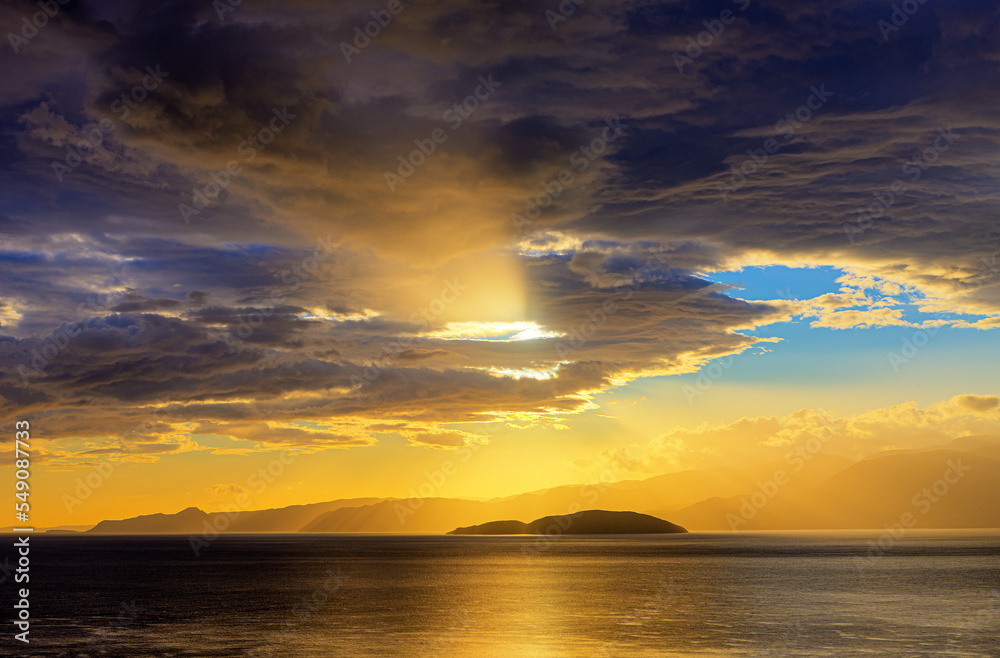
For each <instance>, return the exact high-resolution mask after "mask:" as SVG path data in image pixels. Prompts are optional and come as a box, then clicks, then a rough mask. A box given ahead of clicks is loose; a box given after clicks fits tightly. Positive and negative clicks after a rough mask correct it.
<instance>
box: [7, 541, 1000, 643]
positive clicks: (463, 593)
mask: <svg viewBox="0 0 1000 658" xmlns="http://www.w3.org/2000/svg"><path fill="white" fill-rule="evenodd" d="M877 537H878V533H871V534H860V533H851V534H848V533H842V534H830V533H827V534H800V535H795V536H793V535H782V534H757V535H741V536H737V535H722V534H691V535H684V536H668V537H664V538H641V539H635V538H632V537H629V538H626V537H599V538H576V539H565V538H562V539H559V540H557V541H553V542H551V543H546V542H545V541H544V540H542V539H538V538H514V537H431V536H410V537H385V536H378V537H373V536H346V537H345V536H319V537H317V536H311V537H303V536H288V535H280V536H279V535H270V536H255V537H250V536H231V537H222V538H219V539H217V540H216V541H215V542H214V543H212V544H211V545H210V546H209V547H207V548H204V549H202V553H201V555H200V556H199V557H195V555H194V553H193V552H192V551H191V549H190V547H189V544H188V540H187V538H186V537H165V538H164V537H157V538H150V537H146V538H110V539H109V538H99V537H85V538H71V537H45V536H38V535H36V536H35V537H33V538H32V546H33V549H32V554H31V558H32V563H31V593H32V601H31V609H32V612H33V616H34V617H35V620H36V623H35V624H33V625H32V633H31V637H32V644H31V651H30V652H25V651H21V650H20V647H18V649H19V650H18V651H17V652H16V653H17V654H18V655H35V656H59V655H63V656H70V655H76V656H84V655H89V656H98V655H108V656H135V657H138V656H244V655H250V656H266V655H273V656H470V657H475V656H490V657H491V658H497V657H500V656H716V655H740V656H782V655H787V656H806V655H808V656H849V655H850V656H858V655H872V656H937V655H951V656H1000V640H998V636H1000V633H998V630H1000V534H997V533H993V534H974V533H936V534H928V533H924V534H919V535H918V534H917V533H912V534H911V535H908V536H907V537H905V538H903V539H902V540H900V541H898V542H896V543H895V544H894V545H893V546H891V547H889V549H888V550H887V551H886V552H885V554H884V555H882V556H881V557H879V556H878V555H877V554H876V553H875V551H874V549H872V548H871V547H870V545H869V542H870V541H871V540H872V539H873V538H877ZM9 550H10V549H8V552H9ZM866 556H867V557H873V558H874V559H871V560H866V561H864V562H861V561H860V560H861V559H862V558H863V557H866ZM7 591H8V596H9V595H10V588H9V586H8V587H7ZM7 609H8V610H10V608H9V607H8V608H7ZM5 626H6V627H7V630H6V631H5V635H6V634H9V633H10V632H11V631H10V628H11V627H10V626H9V625H5ZM0 646H2V647H3V648H4V649H6V648H8V647H10V646H11V644H10V637H9V635H7V637H4V639H3V644H2V645H0ZM3 653H5V655H6V654H8V653H10V652H7V651H4V652H3Z"/></svg>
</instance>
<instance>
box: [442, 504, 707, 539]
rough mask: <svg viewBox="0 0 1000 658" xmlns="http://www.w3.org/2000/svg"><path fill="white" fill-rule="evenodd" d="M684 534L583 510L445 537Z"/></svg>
mask: <svg viewBox="0 0 1000 658" xmlns="http://www.w3.org/2000/svg"><path fill="white" fill-rule="evenodd" d="M682 532H687V529H686V528H682V527H681V526H679V525H676V524H674V523H670V522H669V521H664V520H663V519H658V518H656V517H655V516H650V515H648V514H639V513H638V512H607V511H605V510H586V511H582V512H576V513H575V514H563V515H561V516H543V517H542V518H540V519H536V520H534V521H532V522H531V523H523V522H521V521H490V522H489V523H481V524H479V525H472V526H468V527H465V528H456V529H454V530H452V531H451V532H448V533H447V534H449V535H560V534H562V535H639V534H642V535H648V534H664V533H682Z"/></svg>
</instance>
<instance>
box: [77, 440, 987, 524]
mask: <svg viewBox="0 0 1000 658" xmlns="http://www.w3.org/2000/svg"><path fill="white" fill-rule="evenodd" d="M956 468H957V470H958V471H959V473H958V474H956V473H955V472H954V471H955V470H956ZM949 469H951V471H949ZM779 473H780V474H781V475H782V476H781V477H778V474H779ZM945 478H947V479H950V480H953V482H951V483H948V482H945ZM935 486H937V493H935V489H934V487H935ZM945 486H947V491H945V490H944V489H945ZM924 488H929V492H930V496H929V497H928V496H927V495H925V494H924V493H923V490H924ZM998 500H1000V437H993V436H969V437H963V438H960V439H956V440H955V441H953V442H952V443H950V444H948V445H946V446H931V447H925V448H918V449H912V450H894V451H886V452H883V453H880V454H877V455H873V456H870V457H867V458H865V459H862V460H861V461H858V462H853V461H851V460H850V459H847V458H845V457H840V456H836V455H825V454H822V453H820V454H816V455H811V456H809V459H798V458H794V459H788V460H784V461H778V462H771V463H767V464H759V465H755V466H748V467H746V468H711V469H703V470H688V471H682V472H678V473H669V474H665V475H659V476H656V477H652V478H649V479H646V480H627V481H621V482H615V483H602V484H587V485H576V486H562V487H554V488H551V489H544V490H540V491H533V492H528V493H524V494H519V495H515V496H508V497H505V498H496V499H492V500H465V499H456V498H418V499H397V498H354V499H344V500H335V501H330V502H325V503H313V504H309V505H293V506H290V507H284V508H278V509H267V510H255V511H241V512H238V513H237V512H228V513H227V512H213V513H205V512H203V511H201V510H199V509H197V508H194V507H191V508H188V509H185V510H183V511H181V512H178V513H177V514H151V515H146V516H140V517H136V518H132V519H124V520H120V521H102V522H101V523H99V524H97V526H95V527H94V528H92V529H91V530H90V531H89V532H91V533H100V534H118V533H120V534H145V533H150V534H151V533H178V534H201V533H204V532H206V531H210V532H214V531H218V532H228V533H237V532H245V533H253V532H309V533H337V532H357V533H365V532H372V533H379V532H382V533H407V532H446V531H449V530H452V529H454V528H461V527H469V526H475V525H481V524H486V523H490V522H494V521H495V520H496V519H516V518H526V517H527V518H539V517H548V516H559V515H571V514H575V513H578V512H579V511H580V510H582V509H584V508H593V507H596V506H597V505H600V507H601V508H602V509H603V510H607V511H630V512H636V511H638V512H643V513H645V514H648V515H651V516H652V517H669V518H671V519H672V520H673V521H675V522H676V523H679V524H681V525H683V526H684V527H685V528H688V529H690V530H694V531H718V530H733V529H736V530H783V529H824V528H829V529H837V528H882V527H883V526H884V525H885V524H892V523H896V522H899V521H900V517H901V515H903V514H904V513H907V512H909V513H910V514H912V515H913V520H914V526H913V527H918V528H987V527H991V528H997V527H1000V504H998V503H997V501H998ZM525 525H528V524H525ZM512 527H513V526H512Z"/></svg>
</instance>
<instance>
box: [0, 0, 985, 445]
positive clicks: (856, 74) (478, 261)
mask: <svg viewBox="0 0 1000 658" xmlns="http://www.w3.org/2000/svg"><path fill="white" fill-rule="evenodd" d="M29 9H30V10H32V11H35V8H34V5H32V4H31V3H22V4H21V6H20V8H14V7H5V8H4V9H3V12H4V13H3V16H4V17H5V18H9V19H10V20H7V21H6V24H16V23H17V22H18V21H19V20H20V15H21V13H23V11H27V10H29ZM885 9H886V8H885V7H883V6H881V5H878V4H871V3H859V2H848V3H841V4H838V5H830V4H817V5H815V6H809V7H803V6H802V5H801V3H800V4H794V3H790V2H784V1H782V2H773V3H769V4H767V5H766V6H764V5H758V4H753V5H752V6H751V7H749V8H748V9H747V10H746V12H745V13H742V14H741V15H740V16H739V17H738V19H737V20H736V21H735V22H734V23H733V24H732V25H730V26H728V27H727V29H726V33H725V38H719V39H716V40H714V41H713V43H712V44H711V47H706V48H705V49H704V52H703V53H702V54H701V55H699V56H698V57H697V58H696V59H694V60H693V62H692V63H691V64H690V65H689V66H688V67H682V68H683V70H678V69H677V66H676V65H675V63H674V59H673V58H672V56H671V55H672V53H673V52H674V51H682V50H683V49H684V48H686V44H687V39H688V37H691V36H692V35H697V34H698V33H699V32H700V31H702V30H703V29H704V24H703V21H705V20H711V19H713V18H715V17H717V16H718V7H717V6H716V4H714V3H702V2H692V1H687V0H685V1H684V2H678V3H654V2H638V1H637V2H627V3H620V2H611V1H610V0H590V2H588V3H587V4H586V5H582V6H581V7H580V8H579V10H578V11H577V12H576V13H575V14H574V15H573V16H572V17H571V18H570V19H569V20H568V21H567V22H566V23H562V24H560V25H559V26H558V27H557V29H555V30H553V29H552V28H551V26H550V25H549V23H548V20H547V19H546V17H545V11H544V9H543V8H542V7H540V6H538V5H537V4H535V3H529V2H512V3H494V4H485V5H484V4H483V3H471V2H468V1H467V0H449V1H448V2H435V3H423V4H421V3H414V4H412V5H407V10H406V12H405V13H403V14H401V15H400V16H399V17H398V18H397V19H396V20H394V21H393V23H392V24H391V25H390V26H387V27H386V28H385V30H384V33H383V34H382V35H381V36H380V37H379V38H378V39H375V40H373V42H372V44H371V45H370V46H369V47H368V48H366V49H365V50H364V52H363V53H362V54H361V55H359V56H357V57H356V60H355V61H352V62H351V63H350V64H348V63H347V62H346V61H344V59H343V54H342V52H341V51H340V49H339V43H340V42H341V41H344V40H346V39H349V38H350V35H351V34H352V32H353V29H354V27H355V26H356V25H358V24H359V21H366V20H368V19H367V16H368V13H367V12H368V8H366V7H365V6H364V4H363V3H360V2H345V3H338V4H337V5H336V6H330V5H318V4H315V3H308V2H305V3H298V4H295V5H292V6H289V5H287V3H285V4H282V3H277V2H274V1H261V2H254V3H244V4H242V5H240V7H239V8H238V9H237V11H236V12H235V13H233V14H231V15H227V17H226V20H224V21H223V20H219V17H218V16H217V15H216V12H215V11H214V10H213V8H212V6H211V4H206V3H199V2H171V3H162V2H154V3H143V4H141V5H136V6H125V5H121V6H119V5H100V6H84V5H79V6H77V5H73V6H72V7H70V6H67V7H65V8H63V9H62V10H61V13H60V15H59V17H57V19H56V20H53V21H52V23H51V24H50V25H48V26H47V27H46V28H45V30H43V31H41V32H40V34H39V36H38V37H37V40H36V39H33V40H32V41H31V42H30V43H29V44H28V45H27V46H26V47H25V51H24V53H22V54H20V55H18V57H19V59H18V62H17V64H18V66H16V67H13V68H12V72H11V74H10V75H11V76H13V77H12V78H11V84H9V85H6V86H5V88H4V90H3V91H0V105H2V106H3V113H2V119H0V127H2V130H0V139H2V140H3V145H4V149H3V153H4V155H3V157H2V158H0V188H2V191H3V195H4V199H5V202H6V205H5V207H4V209H3V215H2V216H0V234H2V238H3V242H2V246H0V267H2V268H3V270H4V272H5V276H4V277H3V280H2V281H0V295H2V298H3V302H2V305H0V331H2V333H3V336H2V337H0V356H2V359H3V361H2V366H0V375H2V376H0V396H3V398H4V400H5V402H6V403H8V404H5V405H4V411H3V412H2V414H3V417H5V418H9V417H12V415H13V414H23V413H32V414H35V415H37V416H38V417H39V418H43V419H45V422H46V423H47V425H46V427H47V428H50V430H51V432H50V434H49V436H51V437H52V438H53V439H54V440H58V441H91V442H94V441H117V440H119V439H120V438H121V437H122V436H123V435H128V434H129V428H130V427H132V426H135V425H137V424H141V423H145V422H149V423H154V424H155V426H156V430H155V431H154V432H152V433H149V434H147V436H149V437H152V438H153V441H152V442H150V443H149V444H147V445H154V444H159V445H162V446H167V448H164V452H169V451H170V450H172V449H170V448H168V447H169V446H171V445H177V443H178V441H179V438H178V437H189V436H190V435H191V433H192V432H193V431H195V430H194V428H195V427H196V426H198V424H204V425H205V426H206V427H207V426H208V425H212V426H213V427H214V428H215V429H216V430H217V431H218V433H219V435H220V436H226V437H230V439H231V440H232V441H233V442H234V444H235V445H237V446H242V445H245V444H243V443H240V442H254V443H256V444H259V445H261V446H262V449H267V448H269V447H271V446H273V445H275V444H281V445H297V446H310V447H313V448H316V449H323V448H337V449H339V448H347V447H357V448H363V447H365V446H369V445H372V444H373V443H375V442H376V441H377V440H378V437H377V435H378V430H375V429H372V428H376V427H383V426H384V427H399V428H400V429H399V430H398V431H399V432H400V433H401V434H403V435H404V436H406V437H407V439H408V440H409V441H410V442H411V443H412V444H415V445H458V444H461V443H468V442H470V441H476V440H477V439H476V438H475V436H474V435H471V434H462V433H456V432H454V431H452V429H451V427H450V426H451V425H454V424H457V423H467V422H477V421H478V422H482V421H484V420H489V419H494V418H496V419H505V420H509V419H517V420H518V422H528V421H525V419H526V418H530V419H534V420H533V421H532V422H539V419H542V418H546V417H551V416H553V415H557V414H558V415H564V414H569V413H574V412H581V411H584V410H586V409H588V408H589V404H590V402H589V401H590V399H591V398H592V397H593V395H595V394H596V392H599V391H601V390H606V389H608V388H610V387H614V386H620V385H622V384H625V383H628V382H630V381H634V380H635V379H637V378H641V377H650V376H663V375H671V374H678V373H684V372H693V371H695V370H696V369H697V368H698V367H700V366H701V365H702V364H704V363H705V362H707V361H708V360H710V359H712V358H717V357H720V356H725V355H729V354H738V353H741V352H743V351H746V350H748V349H751V348H752V347H754V346H755V345H759V344H760V342H761V339H759V338H755V337H753V336H749V335H747V334H746V333H745V330H746V329H749V328H754V327H759V326H765V325H768V324H773V323H777V322H785V321H792V320H801V319H803V318H805V319H807V320H809V321H811V322H812V323H813V326H815V327H829V328H838V329H848V328H859V327H875V328H878V327H891V326H930V325H929V324H928V323H933V322H944V321H947V322H949V323H951V324H953V325H954V326H956V327H965V328H976V329H979V330H984V331H985V330H991V329H992V328H995V327H996V326H997V321H998V318H1000V277H998V276H996V274H997V272H998V268H997V266H996V258H995V256H996V248H995V246H993V243H994V242H995V241H994V240H992V237H993V233H991V231H992V230H993V229H992V224H991V223H990V221H991V220H990V219H989V218H990V217H993V216H995V215H996V211H997V210H998V207H1000V196H998V195H1000V187H998V186H997V185H996V181H997V179H998V177H1000V165H998V163H997V160H996V157H995V154H996V151H997V148H998V146H1000V131H998V130H997V128H996V120H995V119H996V118H995V116H994V114H993V110H992V109H991V108H992V107H994V106H995V105H996V103H995V102H992V101H995V100H996V99H995V98H994V96H996V94H997V93H998V92H997V91H995V90H996V89H997V87H996V85H994V84H992V77H991V76H992V73H991V72H990V71H991V69H990V68H989V66H987V65H986V64H984V62H995V61H996V55H995V50H996V48H995V46H996V39H997V32H996V25H997V21H996V17H997V14H996V13H995V11H994V10H993V9H991V8H987V7H980V6H973V5H971V4H968V3H958V4H955V3H948V4H942V5H936V6H930V5H927V6H924V7H922V8H921V10H920V12H919V13H918V14H917V15H916V16H914V18H913V19H912V20H911V21H910V22H908V24H907V25H906V27H905V30H901V31H900V33H898V34H893V35H892V38H891V39H890V40H888V41H886V40H884V39H882V36H881V35H880V34H879V32H878V29H877V27H876V24H877V21H878V20H879V19H880V18H884V13H885V11H884V10H885ZM456 26H461V29H458V28H457V27H456ZM790 34H792V35H795V38H788V36H789V35H790ZM147 67H153V68H154V70H158V71H162V72H164V75H163V76H162V80H160V82H159V83H157V84H156V85H155V88H152V89H146V90H145V91H144V92H143V93H142V94H141V95H142V96H143V98H142V100H141V101H136V102H135V103H134V105H135V106H134V107H131V106H127V107H128V109H129V111H128V112H127V113H126V112H124V111H122V110H121V105H116V104H115V102H116V100H121V98H122V94H126V95H128V94H132V93H133V92H132V90H134V89H136V88H137V85H138V86H141V85H142V81H143V80H144V79H145V77H146V76H147V75H150V74H149V73H147V71H148V68H147ZM483 77H486V78H488V79H490V80H493V81H495V82H496V83H499V84H498V85H496V86H495V88H493V90H492V91H491V92H490V93H489V95H488V96H487V97H485V98H480V99H477V98H476V92H477V89H480V87H481V85H483V82H482V81H481V78H483ZM491 84H492V83H491ZM824 85H825V86H824ZM820 88H822V89H825V90H828V91H829V92H830V93H831V94H832V96H830V97H829V98H826V99H825V100H824V101H823V103H822V105H821V107H819V109H811V110H809V117H808V119H802V120H798V119H796V120H795V122H792V121H791V120H790V119H789V118H788V116H789V115H791V116H792V117H793V118H794V116H795V114H794V113H795V112H797V111H799V108H802V107H807V109H808V107H809V106H808V105H807V104H809V103H810V102H811V101H810V98H812V97H813V96H814V95H815V94H816V93H817V92H816V91H815V89H820ZM144 89H145V88H144ZM470 96H471V97H472V98H473V100H474V101H475V105H476V107H475V110H474V111H469V112H465V114H467V116H464V117H462V120H461V121H460V122H458V121H456V120H455V117H456V112H455V110H454V108H455V105H456V103H465V102H466V101H467V99H468V98H469V97H470ZM480 96H483V91H482V90H481V91H480ZM972 97H974V98H976V99H978V101H979V102H976V103H969V102H968V99H969V98H972ZM812 105H815V103H814V102H813V103H812ZM469 107H472V105H470V106H469ZM116 108H117V109H116ZM449 111H450V112H451V114H449ZM458 116H461V115H458ZM449 117H451V118H449ZM616 119H617V120H618V121H619V122H620V124H621V125H622V130H621V134H620V135H618V136H617V137H616V138H615V139H614V140H613V141H612V140H610V139H609V138H610V133H608V132H607V131H608V130H609V123H608V122H609V121H612V122H613V121H615V120H616ZM102 121H104V122H105V123H104V125H110V126H112V128H113V129H112V130H111V131H110V132H106V139H102V141H101V143H100V144H97V145H96V146H95V145H93V144H92V145H91V148H89V149H88V148H86V147H81V144H82V143H83V140H86V139H87V135H88V134H89V133H91V132H92V130H93V129H94V127H95V126H100V125H102V123H101V122H102ZM279 128H280V129H279ZM435 131H442V132H441V133H438V134H440V135H445V136H446V139H445V140H443V141H437V142H434V140H431V141H432V142H434V144H435V146H434V152H433V153H430V154H427V153H426V151H428V150H430V148H431V147H430V146H428V141H427V140H428V139H430V136H431V135H433V134H436V133H435ZM942 131H943V132H942ZM768 139H773V140H776V143H777V144H779V145H780V148H779V149H777V150H776V151H774V152H772V153H769V154H767V156H766V160H765V161H763V162H761V161H760V160H761V158H763V157H764V156H761V155H760V149H762V148H764V146H765V145H766V144H767V143H768V142H767V140H768ZM421 145H422V146H421ZM945 147H947V148H945ZM81 148H83V152H80V153H77V155H78V156H79V162H78V163H77V164H75V165H74V166H73V167H71V171H70V172H69V173H66V174H64V175H63V180H62V181H61V182H60V181H59V180H58V178H57V177H56V175H55V173H54V170H53V163H62V164H63V165H66V164H67V157H69V156H68V153H69V152H78V151H80V149H81ZM414 154H416V155H414ZM754 154H756V159H755V156H754ZM931 158H933V160H931ZM914 159H915V160H914ZM418 161H419V162H418ZM74 162H75V160H74ZM748 162H749V163H750V164H747V163H748ZM403 163H406V166H404V164H403ZM924 165H926V167H925V166H924ZM401 167H402V169H403V170H407V171H409V169H412V173H410V174H408V175H407V176H406V177H405V180H404V181H403V182H402V183H399V184H398V185H396V188H395V191H392V190H390V189H389V186H388V185H387V183H386V172H390V173H396V174H397V175H399V173H400V171H401ZM407 167H409V169H407ZM744 168H745V169H746V172H747V173H744V172H743V169H744ZM751 170H753V171H751ZM917 173H919V176H918V175H917ZM897 179H898V180H900V181H901V183H902V185H903V187H902V188H900V187H899V186H896V189H895V190H893V184H894V182H895V181H896V180H897ZM720 185H724V186H728V187H729V188H734V189H732V190H728V191H726V192H725V194H723V193H722V191H721V190H722V189H723V188H720ZM886 190H889V192H886ZM196 199H198V200H199V203H198V205H199V207H197V208H196V209H197V212H196V213H195V214H193V215H189V216H187V217H185V216H184V214H183V213H182V212H181V208H180V206H181V204H185V205H188V206H191V207H194V206H195V202H196ZM202 201H204V202H203V203H202ZM873 204H882V210H876V212H875V213H874V214H875V215H877V217H873V218H871V219H870V222H869V221H868V219H866V218H865V216H864V215H862V214H860V213H859V209H866V208H868V209H870V208H872V207H873ZM515 213H518V214H522V215H524V216H528V215H531V216H532V217H531V222H530V224H527V225H524V226H516V225H515V223H514V222H512V219H511V217H512V215H513V214H515ZM852 227H853V228H852ZM854 231H856V232H854ZM852 238H853V239H852ZM752 264H764V265H768V264H785V265H790V266H804V265H823V264H828V265H834V266H836V267H839V268H841V269H842V270H843V271H844V272H845V278H844V279H843V280H842V281H841V282H840V285H841V289H840V290H839V291H829V294H826V295H821V296H817V297H816V298H814V299H811V300H801V301H798V300H795V301H789V300H771V301H753V300H743V299H739V298H738V295H737V293H735V292H733V291H732V290H731V289H730V288H727V287H725V286H718V285H711V284H710V282H709V281H708V279H707V276H708V275H709V274H711V273H712V272H717V271H720V270H729V269H736V268H739V267H743V266H746V265H752ZM456 282H457V284H456ZM449 286H450V287H449ZM912 307H918V308H916V310H914V308H912ZM462 323H466V324H464V325H463V324H462ZM504 323H506V324H504ZM514 323H530V326H531V333H529V334H525V335H522V336H520V337H521V338H524V340H516V341H506V342H505V341H502V340H486V339H483V338H490V336H475V338H477V340H472V339H471V338H473V337H472V336H469V335H455V333H454V332H452V333H451V334H448V333H447V332H448V331H449V325H450V326H451V328H452V329H454V328H455V327H459V326H465V327H470V326H477V327H483V326H491V327H496V326H499V325H501V324H503V326H512V325H513V324H514ZM440 332H444V333H440ZM446 334H447V335H446ZM446 338H447V339H446ZM539 374H542V375H544V376H545V377H547V378H540V377H534V376H525V375H539ZM765 425H766V423H764V424H761V425H760V427H759V428H758V430H759V431H760V432H763V431H764V429H763V428H764V427H765ZM746 429H747V431H751V428H746ZM758 430H753V432H757V431H758ZM753 432H751V433H753ZM133 434H134V433H133ZM755 436H756V434H755ZM678 438H681V439H682V440H683V441H684V445H693V444H691V443H690V441H689V440H688V439H687V438H682V437H678ZM775 440H778V441H780V440H781V439H775ZM677 445H678V446H680V445H681V444H677ZM220 449H222V448H220ZM234 449H235V448H234ZM144 450H146V454H148V455H149V456H151V457H152V456H153V455H155V454H157V453H156V452H155V451H154V450H153V449H152V448H146V449H144Z"/></svg>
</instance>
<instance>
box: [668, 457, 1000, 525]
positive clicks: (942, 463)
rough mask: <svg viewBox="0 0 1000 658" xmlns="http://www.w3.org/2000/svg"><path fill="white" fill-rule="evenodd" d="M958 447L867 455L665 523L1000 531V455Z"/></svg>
mask: <svg viewBox="0 0 1000 658" xmlns="http://www.w3.org/2000/svg"><path fill="white" fill-rule="evenodd" d="M955 445H956V444H952V446H953V447H954V446H955ZM957 445H958V446H963V445H969V447H970V449H969V450H956V449H941V448H940V447H938V448H937V449H927V450H915V451H897V452H893V453H889V454H885V455H881V456H874V457H871V458H868V459H865V460H862V461H860V462H858V463H856V464H853V465H851V466H849V467H847V468H845V469H844V470H843V471H841V472H840V473H837V474H835V475H833V476H832V477H830V478H828V479H827V480H825V481H822V482H816V483H808V482H806V483H795V484H792V483H789V484H788V485H787V486H784V487H780V486H779V487H777V488H775V487H774V486H773V485H771V484H767V483H765V484H764V486H763V487H757V488H756V489H755V490H752V491H747V492H746V493H745V494H743V495H741V496H731V497H727V498H722V497H714V498H710V499H707V500H704V501H701V502H699V503H696V504H695V505H691V506H690V507H687V508H685V509H682V510H678V511H677V512H675V513H674V514H673V515H672V518H674V519H675V520H677V521H678V522H680V523H683V524H684V525H685V526H687V527H689V528H692V529H695V530H734V529H735V530H793V529H861V528H883V527H884V526H885V525H887V524H888V525H893V524H897V523H907V524H912V525H911V526H910V527H914V528H1000V502H998V501H1000V452H998V451H997V450H996V448H994V447H992V446H991V445H985V446H983V445H980V444H978V443H976V442H972V443H958V444H957ZM771 491H773V492H774V495H773V496H769V495H768V493H769V492H771ZM904 515H908V516H905V517H904Z"/></svg>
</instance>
